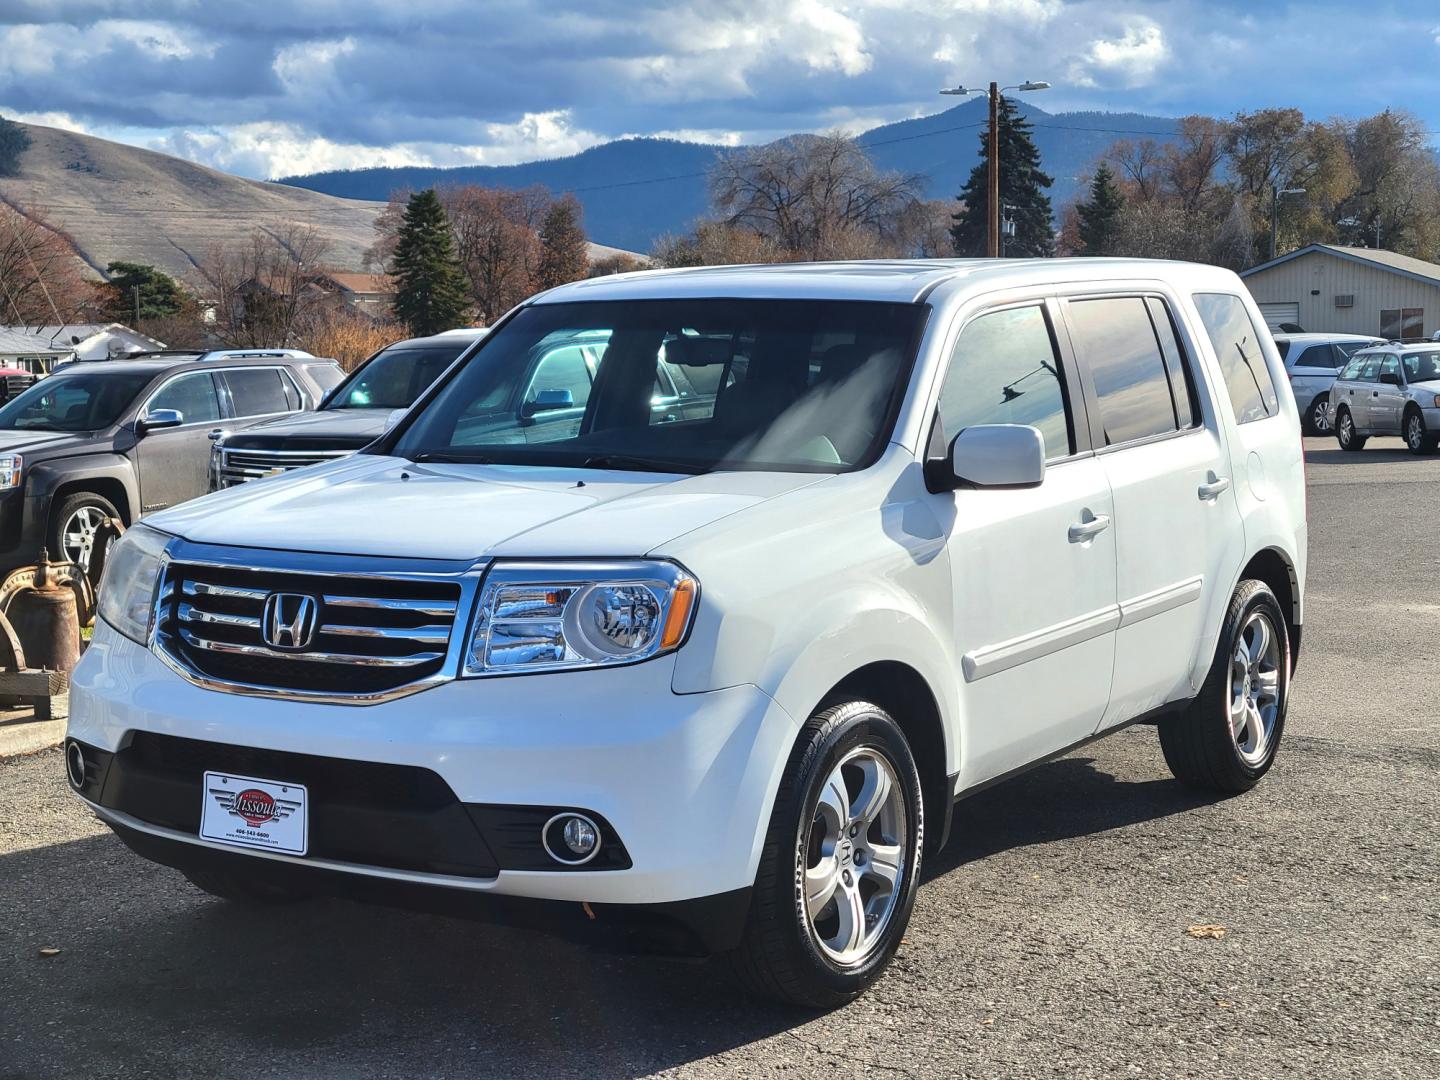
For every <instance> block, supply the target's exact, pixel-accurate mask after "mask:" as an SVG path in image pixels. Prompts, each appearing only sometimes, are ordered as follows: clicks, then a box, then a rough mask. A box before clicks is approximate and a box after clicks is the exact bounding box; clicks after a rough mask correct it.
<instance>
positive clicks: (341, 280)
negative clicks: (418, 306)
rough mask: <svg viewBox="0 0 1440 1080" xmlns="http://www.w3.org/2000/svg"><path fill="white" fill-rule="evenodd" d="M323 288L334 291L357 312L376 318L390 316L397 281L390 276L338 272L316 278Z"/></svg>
mask: <svg viewBox="0 0 1440 1080" xmlns="http://www.w3.org/2000/svg"><path fill="white" fill-rule="evenodd" d="M316 282H317V283H318V284H319V285H320V287H321V288H324V289H326V290H328V291H333V292H334V293H336V294H337V295H339V296H340V297H342V298H343V299H344V300H345V302H346V303H348V304H349V305H350V306H351V307H353V308H355V309H356V310H357V311H362V312H364V313H365V314H367V315H370V316H373V317H374V318H377V319H378V318H385V317H387V316H389V314H390V305H391V303H392V302H393V301H394V300H395V281H394V279H393V278H391V277H390V275H389V274H350V273H341V272H336V273H333V274H321V275H320V276H319V277H318V278H316Z"/></svg>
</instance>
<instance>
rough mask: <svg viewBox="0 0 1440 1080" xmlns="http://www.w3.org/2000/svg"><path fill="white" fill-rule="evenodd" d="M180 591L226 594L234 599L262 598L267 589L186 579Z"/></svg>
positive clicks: (200, 593)
mask: <svg viewBox="0 0 1440 1080" xmlns="http://www.w3.org/2000/svg"><path fill="white" fill-rule="evenodd" d="M180 591H181V592H182V593H184V594H185V595H186V596H228V597H230V598H231V599H235V600H264V599H265V597H267V596H269V595H270V592H269V590H267V589H242V588H240V587H238V586H235V585H212V584H210V583H209V582H208V581H186V582H184V583H182V584H181V586H180Z"/></svg>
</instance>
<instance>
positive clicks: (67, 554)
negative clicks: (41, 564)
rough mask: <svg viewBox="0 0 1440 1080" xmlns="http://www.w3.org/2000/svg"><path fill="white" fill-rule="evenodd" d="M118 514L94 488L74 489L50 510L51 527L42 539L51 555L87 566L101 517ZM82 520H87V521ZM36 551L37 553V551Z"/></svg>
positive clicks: (112, 505)
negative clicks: (85, 489) (71, 493)
mask: <svg viewBox="0 0 1440 1080" xmlns="http://www.w3.org/2000/svg"><path fill="white" fill-rule="evenodd" d="M119 516H120V513H119V511H117V510H116V509H115V506H114V504H112V503H111V502H110V500H109V499H106V498H103V497H102V496H100V495H96V494H95V493H94V492H91V491H77V492H76V493H75V494H73V495H67V496H65V498H64V499H62V500H61V502H60V505H59V506H58V507H56V508H55V509H54V510H53V511H52V512H51V514H50V528H49V530H48V532H47V534H46V540H45V544H46V550H47V551H48V552H49V553H50V558H52V559H58V560H68V561H70V562H73V563H79V564H80V565H81V566H84V567H85V568H86V569H87V570H88V569H89V568H90V561H89V557H90V552H91V550H92V548H93V544H94V538H95V535H94V534H95V529H96V528H98V527H99V525H100V522H101V521H103V520H105V519H107V518H113V517H119ZM81 522H88V525H86V524H80V523H81ZM77 524H78V525H79V527H78V528H77V527H76V526H77ZM67 534H68V535H67ZM36 555H37V557H38V555H39V553H38V552H37V553H36Z"/></svg>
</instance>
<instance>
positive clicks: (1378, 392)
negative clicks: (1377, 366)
mask: <svg viewBox="0 0 1440 1080" xmlns="http://www.w3.org/2000/svg"><path fill="white" fill-rule="evenodd" d="M1370 396H1371V397H1379V396H1380V391H1379V390H1371V391H1370Z"/></svg>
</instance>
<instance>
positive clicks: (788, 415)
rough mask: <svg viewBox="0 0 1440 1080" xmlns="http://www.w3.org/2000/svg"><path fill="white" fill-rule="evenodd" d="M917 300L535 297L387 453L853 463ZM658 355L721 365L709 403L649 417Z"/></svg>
mask: <svg viewBox="0 0 1440 1080" xmlns="http://www.w3.org/2000/svg"><path fill="white" fill-rule="evenodd" d="M927 310H928V309H927V308H925V307H923V306H920V305H915V304H891V303H868V302H843V303H842V302H836V301H822V300H735V299H729V300H720V299H704V300H637V301H599V302H595V301H592V302H578V303H567V304H538V305H535V306H533V307H528V308H525V309H523V310H521V311H520V312H518V313H517V314H516V315H515V316H514V317H513V318H511V319H510V320H509V321H507V322H506V323H505V324H504V326H502V327H501V328H500V329H498V330H496V331H495V332H494V333H492V334H491V335H490V336H489V337H487V338H486V339H485V341H484V343H483V344H482V345H481V347H480V348H479V349H478V350H477V351H476V352H475V353H474V354H473V356H472V357H471V358H470V359H469V360H468V361H467V362H466V363H465V365H464V367H463V368H462V369H461V370H460V371H459V372H457V373H455V374H454V375H453V376H452V377H451V378H450V380H449V382H448V383H447V385H446V386H445V387H444V388H443V389H442V390H441V391H440V392H439V393H438V394H437V395H436V396H435V398H434V399H433V400H432V401H431V402H430V403H429V404H428V405H427V406H426V408H425V409H424V411H423V413H421V414H420V415H419V416H418V417H416V418H415V420H414V422H413V423H411V424H410V425H409V426H408V427H407V428H406V429H405V430H404V431H403V433H402V434H400V435H399V436H398V438H397V439H396V441H395V444H394V446H393V450H392V452H394V453H396V454H400V455H404V456H407V457H411V458H412V459H416V460H453V461H462V462H464V461H481V462H496V463H507V464H508V463H514V464H536V465H560V466H578V467H591V468H628V469H636V470H642V469H647V468H648V469H654V470H660V471H663V470H671V471H676V472H704V471H708V470H711V469H775V470H784V471H799V472H842V471H846V470H849V469H855V468H863V467H865V466H866V465H869V464H870V463H871V462H873V461H874V460H875V458H876V457H878V456H879V453H880V450H881V449H882V448H883V447H884V445H885V442H886V441H887V439H888V438H889V435H890V430H891V428H892V426H893V424H894V419H895V413H896V412H897V410H898V407H899V402H900V399H901V397H902V396H903V393H904V389H905V387H906V385H907V384H908V382H909V376H910V369H911V365H912V363H913V360H914V351H915V345H916V342H917V340H918V335H919V332H920V330H921V328H922V327H923V324H924V319H925V314H926V311H927ZM577 346H578V348H577ZM577 354H578V356H579V358H578V359H577V361H576V362H575V363H573V364H569V366H568V367H566V368H563V369H560V368H559V367H558V366H557V372H556V374H555V376H554V377H553V379H552V377H551V376H550V375H549V374H545V373H542V371H541V368H542V365H544V364H545V362H546V361H547V359H548V358H550V357H552V356H563V355H577ZM586 354H588V355H589V356H593V357H594V360H593V366H594V371H593V382H592V383H591V384H590V385H589V386H588V388H587V387H585V386H584V385H582V383H581V382H580V381H577V380H580V379H582V378H585V379H588V378H590V372H589V368H590V364H588V363H586V362H585V355H586ZM662 362H666V363H672V364H673V363H680V364H682V365H686V366H694V367H697V368H699V367H705V368H709V367H715V368H718V369H719V370H718V371H717V372H714V373H711V374H710V375H709V376H705V377H702V378H709V380H710V381H711V383H712V384H713V385H715V386H717V387H719V388H720V389H719V392H718V394H717V396H716V398H715V399H714V401H713V408H712V407H710V406H709V405H707V407H706V408H702V409H700V410H697V412H698V415H693V414H691V413H688V412H682V411H677V412H675V414H674V415H675V419H674V420H673V421H667V422H665V423H655V422H653V417H654V409H655V400H654V399H655V395H656V385H657V384H656V372H657V366H658V365H659V364H660V363H662ZM567 370H568V371H569V372H570V375H571V376H573V378H570V377H569V376H566V375H565V371H567ZM582 371H583V372H584V374H583V375H582ZM557 380H558V381H557ZM552 382H553V385H552ZM567 390H568V391H569V393H570V397H571V400H572V402H574V404H575V406H576V407H577V408H578V406H579V405H580V403H581V400H582V396H581V395H583V404H584V409H583V416H582V417H581V418H579V419H573V415H574V414H573V413H571V414H570V417H571V418H570V419H567V421H566V422H565V423H563V424H561V423H556V424H551V425H546V424H545V417H546V412H547V411H550V410H549V409H548V408H541V406H543V405H553V406H554V407H555V408H557V409H563V408H568V407H569V406H566V405H564V404H562V402H563V401H564V395H563V393H556V392H557V391H560V392H563V391H567ZM532 391H533V393H532ZM577 391H578V392H579V393H577ZM547 393H551V396H550V397H548V398H547V397H546V394H547ZM667 415H668V414H667Z"/></svg>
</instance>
